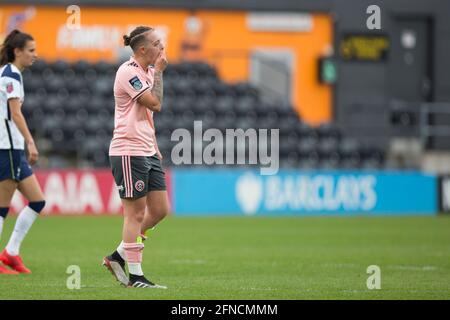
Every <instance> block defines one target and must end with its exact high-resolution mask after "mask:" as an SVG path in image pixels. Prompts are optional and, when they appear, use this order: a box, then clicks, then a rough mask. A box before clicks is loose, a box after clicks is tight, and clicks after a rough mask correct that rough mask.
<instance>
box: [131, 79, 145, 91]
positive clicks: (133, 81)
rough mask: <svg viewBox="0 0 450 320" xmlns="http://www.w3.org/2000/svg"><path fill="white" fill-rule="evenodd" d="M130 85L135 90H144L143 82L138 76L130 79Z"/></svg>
mask: <svg viewBox="0 0 450 320" xmlns="http://www.w3.org/2000/svg"><path fill="white" fill-rule="evenodd" d="M129 83H130V84H131V85H132V86H133V88H134V90H141V89H142V82H141V80H139V78H138V77H137V76H136V77H133V78H132V79H130V81H129Z"/></svg>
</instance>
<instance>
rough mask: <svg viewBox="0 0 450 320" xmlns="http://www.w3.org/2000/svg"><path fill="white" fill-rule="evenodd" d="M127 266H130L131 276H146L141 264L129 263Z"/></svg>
mask: <svg viewBox="0 0 450 320" xmlns="http://www.w3.org/2000/svg"><path fill="white" fill-rule="evenodd" d="M127 265H128V272H129V273H130V274H134V275H136V276H143V275H144V273H143V272H142V267H141V264H140V263H139V262H137V263H134V262H127Z"/></svg>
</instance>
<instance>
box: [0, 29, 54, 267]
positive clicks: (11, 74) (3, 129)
mask: <svg viewBox="0 0 450 320" xmlns="http://www.w3.org/2000/svg"><path fill="white" fill-rule="evenodd" d="M36 57H37V55H36V44H35V42H34V40H33V38H32V37H31V36H30V35H29V34H26V33H23V32H20V31H18V30H13V31H12V32H11V33H10V34H9V35H8V36H7V37H6V39H5V41H4V43H3V45H2V47H1V51H0V235H1V233H2V227H3V222H4V220H5V218H6V215H7V214H8V210H9V206H10V203H11V199H12V197H13V194H14V192H15V191H16V189H18V190H19V191H20V192H21V193H22V194H23V195H24V196H25V198H27V199H28V201H29V204H28V206H27V207H25V208H24V209H22V211H21V212H20V213H19V216H18V218H17V221H16V225H15V227H14V231H13V233H12V235H11V238H10V239H9V242H8V244H7V245H6V248H5V250H3V252H2V253H1V254H0V261H1V262H3V264H4V265H6V266H9V267H11V268H12V269H13V270H11V269H8V268H6V267H5V266H3V265H1V264H0V274H17V273H31V271H30V270H29V269H28V268H27V267H25V265H24V264H23V262H22V258H21V257H20V255H19V250H20V245H21V243H22V241H23V239H24V238H25V235H26V234H27V232H28V231H29V230H30V228H31V226H32V225H33V222H34V220H35V219H36V218H37V216H38V215H39V213H40V212H41V211H42V209H43V208H44V206H45V201H44V195H43V193H42V191H41V187H40V186H39V183H38V181H37V179H36V177H35V175H34V174H33V171H32V169H31V166H30V164H31V165H33V164H35V163H36V162H37V160H38V155H39V154H38V150H37V149H36V145H35V143H34V140H33V137H32V136H31V134H30V130H28V126H27V123H26V121H25V118H24V116H23V114H22V111H21V107H22V103H23V100H24V90H23V79H22V74H21V72H22V71H23V70H24V69H25V68H27V67H29V66H31V65H32V64H33V62H34V60H36ZM25 144H26V146H27V150H28V159H27V157H26V155H25V151H24V148H25Z"/></svg>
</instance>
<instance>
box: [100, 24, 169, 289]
mask: <svg viewBox="0 0 450 320" xmlns="http://www.w3.org/2000/svg"><path fill="white" fill-rule="evenodd" d="M123 38H124V44H125V46H130V47H131V49H132V50H133V56H132V57H131V58H130V60H128V61H127V62H125V63H123V64H122V65H121V66H120V67H119V69H118V70H117V74H116V79H115V82H114V98H115V115H114V133H113V138H112V141H111V145H110V149H109V156H110V163H111V168H112V174H113V176H114V180H115V182H116V184H117V188H118V190H119V195H120V198H121V199H122V205H123V210H124V225H123V234H122V239H123V241H122V242H121V244H120V245H119V247H118V248H117V250H116V251H115V252H114V253H113V254H111V255H110V256H107V257H105V258H104V259H103V264H104V265H105V266H106V267H107V268H108V269H109V270H110V271H111V272H112V273H113V275H114V276H115V277H116V279H117V280H118V281H120V282H121V283H122V284H123V285H126V286H128V287H136V288H165V287H164V286H160V285H157V284H154V283H152V282H151V281H149V280H147V279H146V278H145V277H144V274H143V272H142V268H141V262H142V251H143V249H144V244H143V243H142V236H143V234H145V231H146V230H147V229H150V228H153V227H154V226H155V225H156V224H157V223H158V222H159V221H161V220H162V219H163V218H164V217H165V216H166V215H167V214H168V212H169V203H168V199H167V192H166V183H165V175H164V171H163V169H162V165H161V160H160V159H161V154H160V152H159V150H158V146H157V143H156V136H155V126H154V123H153V112H159V111H161V104H162V99H163V77H162V74H163V71H164V69H165V68H166V66H167V59H166V54H165V51H164V46H163V44H162V41H161V38H160V36H159V35H158V34H157V33H156V32H155V30H154V29H153V28H150V27H145V26H141V27H137V28H136V29H134V30H133V31H132V32H131V34H130V36H124V37H123ZM125 261H126V263H127V265H128V271H129V274H130V275H129V278H128V277H127V276H126V272H125Z"/></svg>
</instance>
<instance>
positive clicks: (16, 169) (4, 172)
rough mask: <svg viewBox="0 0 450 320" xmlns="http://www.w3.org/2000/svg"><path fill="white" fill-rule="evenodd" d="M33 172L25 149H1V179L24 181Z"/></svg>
mask: <svg viewBox="0 0 450 320" xmlns="http://www.w3.org/2000/svg"><path fill="white" fill-rule="evenodd" d="M32 174H33V170H32V169H31V166H30V164H29V163H28V160H27V157H26V155H25V151H24V150H3V149H2V150H0V181H3V180H6V179H12V180H16V181H22V180H23V179H25V178H28V177H29V176H31V175H32Z"/></svg>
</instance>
